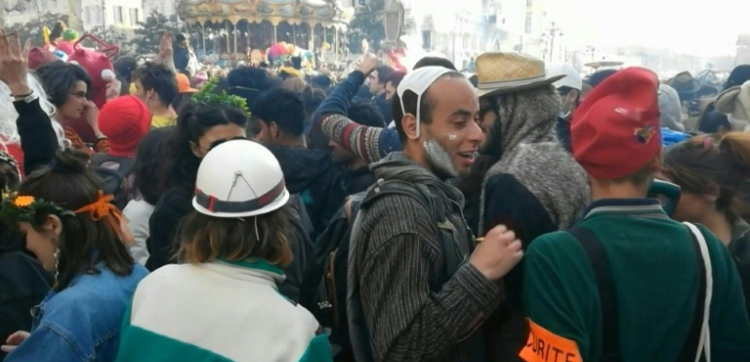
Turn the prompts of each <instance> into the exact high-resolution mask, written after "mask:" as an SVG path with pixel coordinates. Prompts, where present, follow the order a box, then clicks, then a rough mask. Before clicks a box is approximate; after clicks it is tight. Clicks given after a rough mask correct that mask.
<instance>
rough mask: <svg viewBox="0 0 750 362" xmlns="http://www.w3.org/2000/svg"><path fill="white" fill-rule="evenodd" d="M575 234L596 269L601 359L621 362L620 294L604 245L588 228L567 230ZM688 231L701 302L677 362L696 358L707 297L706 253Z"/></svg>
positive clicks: (702, 356) (605, 361)
mask: <svg viewBox="0 0 750 362" xmlns="http://www.w3.org/2000/svg"><path fill="white" fill-rule="evenodd" d="M566 232H567V233H569V234H571V235H573V236H574V237H575V238H576V239H577V240H578V242H579V243H580V244H581V247H583V250H584V251H585V252H586V255H587V256H588V258H589V263H591V267H592V269H593V270H594V279H595V280H596V286H597V289H598V290H599V302H600V304H601V308H602V331H601V335H600V337H601V341H602V355H601V356H600V358H599V359H598V361H601V362H621V361H622V358H621V357H620V338H619V337H620V332H619V323H618V317H617V315H618V309H617V294H616V292H615V285H614V282H613V279H612V273H611V272H610V269H609V261H608V259H607V254H606V252H605V250H604V246H603V245H602V242H601V241H600V240H599V238H597V237H596V235H595V234H594V233H593V232H592V231H591V230H590V229H588V228H585V227H583V226H574V227H573V228H571V229H569V230H566ZM687 232H688V233H689V234H690V237H691V238H692V241H693V246H694V247H695V255H696V262H697V263H698V264H697V265H698V273H699V286H698V294H697V295H698V299H697V303H695V314H694V315H693V321H692V324H691V325H690V332H689V333H688V336H687V339H686V340H685V343H684V344H683V346H682V350H681V351H680V355H679V357H678V358H677V361H676V362H693V361H695V357H696V352H697V351H696V348H697V346H698V342H699V341H700V335H701V328H702V322H703V312H704V305H705V300H704V298H703V296H704V295H705V294H706V270H705V269H704V268H703V265H704V264H703V254H702V253H701V249H700V244H699V243H698V240H697V239H696V238H695V234H693V232H692V231H691V230H690V229H689V228H688V230H687ZM700 353H701V358H700V361H705V360H706V356H705V355H704V353H703V351H701V352H700Z"/></svg>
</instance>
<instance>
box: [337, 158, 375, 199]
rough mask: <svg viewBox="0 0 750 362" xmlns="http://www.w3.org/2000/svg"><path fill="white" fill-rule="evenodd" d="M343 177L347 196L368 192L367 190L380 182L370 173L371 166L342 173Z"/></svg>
mask: <svg viewBox="0 0 750 362" xmlns="http://www.w3.org/2000/svg"><path fill="white" fill-rule="evenodd" d="M342 177H343V179H344V189H345V190H346V195H347V196H349V195H354V194H356V193H358V192H362V191H366V190H367V188H369V187H370V186H372V184H374V183H375V182H377V181H378V179H377V178H376V177H375V176H374V175H373V174H372V172H371V171H370V166H369V165H365V166H362V167H360V168H358V169H356V170H345V171H343V172H342Z"/></svg>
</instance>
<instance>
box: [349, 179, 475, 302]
mask: <svg viewBox="0 0 750 362" xmlns="http://www.w3.org/2000/svg"><path fill="white" fill-rule="evenodd" d="M383 195H403V196H408V197H412V198H415V199H416V200H417V201H419V203H420V204H421V205H422V206H424V207H425V208H426V209H427V210H429V206H430V201H429V200H428V199H427V196H425V195H424V193H422V192H421V191H419V189H418V188H416V187H414V185H413V184H411V183H408V182H404V181H401V180H387V181H386V180H383V179H380V180H378V182H377V183H375V184H374V185H373V186H371V187H370V189H368V191H367V196H365V198H364V199H363V200H362V202H361V204H360V205H359V207H360V208H364V207H366V206H367V205H369V204H370V203H371V202H372V201H373V200H375V199H377V198H378V197H380V196H383ZM430 216H431V217H432V219H433V223H434V224H435V225H437V228H438V235H437V237H438V244H439V247H440V252H441V253H442V254H443V258H444V263H443V265H442V267H441V270H440V276H439V277H438V280H437V281H436V283H435V284H434V285H432V288H431V289H432V290H433V292H436V293H437V292H439V291H440V290H441V289H442V287H443V284H445V282H446V281H448V280H449V279H450V277H451V276H452V275H453V274H454V273H455V272H456V271H457V270H458V267H459V266H460V265H461V262H462V260H459V258H458V250H457V246H456V228H455V225H453V223H451V222H450V221H448V220H438V218H437V215H433V214H432V213H430Z"/></svg>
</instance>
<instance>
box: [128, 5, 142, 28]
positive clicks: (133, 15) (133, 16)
mask: <svg viewBox="0 0 750 362" xmlns="http://www.w3.org/2000/svg"><path fill="white" fill-rule="evenodd" d="M140 22H141V19H139V18H138V8H130V25H132V26H136V25H138V23H140Z"/></svg>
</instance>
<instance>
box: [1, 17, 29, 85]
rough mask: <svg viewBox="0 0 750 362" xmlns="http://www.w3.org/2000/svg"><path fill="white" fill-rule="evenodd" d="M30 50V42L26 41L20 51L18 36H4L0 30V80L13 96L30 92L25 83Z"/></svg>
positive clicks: (3, 31)
mask: <svg viewBox="0 0 750 362" xmlns="http://www.w3.org/2000/svg"><path fill="white" fill-rule="evenodd" d="M30 48H31V45H30V42H29V40H26V45H25V46H24V49H23V50H21V45H20V43H19V40H18V34H17V33H11V34H6V33H5V29H2V28H0V80H2V81H3V82H5V84H7V85H8V87H9V88H10V91H11V93H13V94H16V95H19V94H26V93H29V92H30V90H29V87H28V84H27V83H26V74H27V73H28V64H27V58H28V55H29V50H30Z"/></svg>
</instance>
